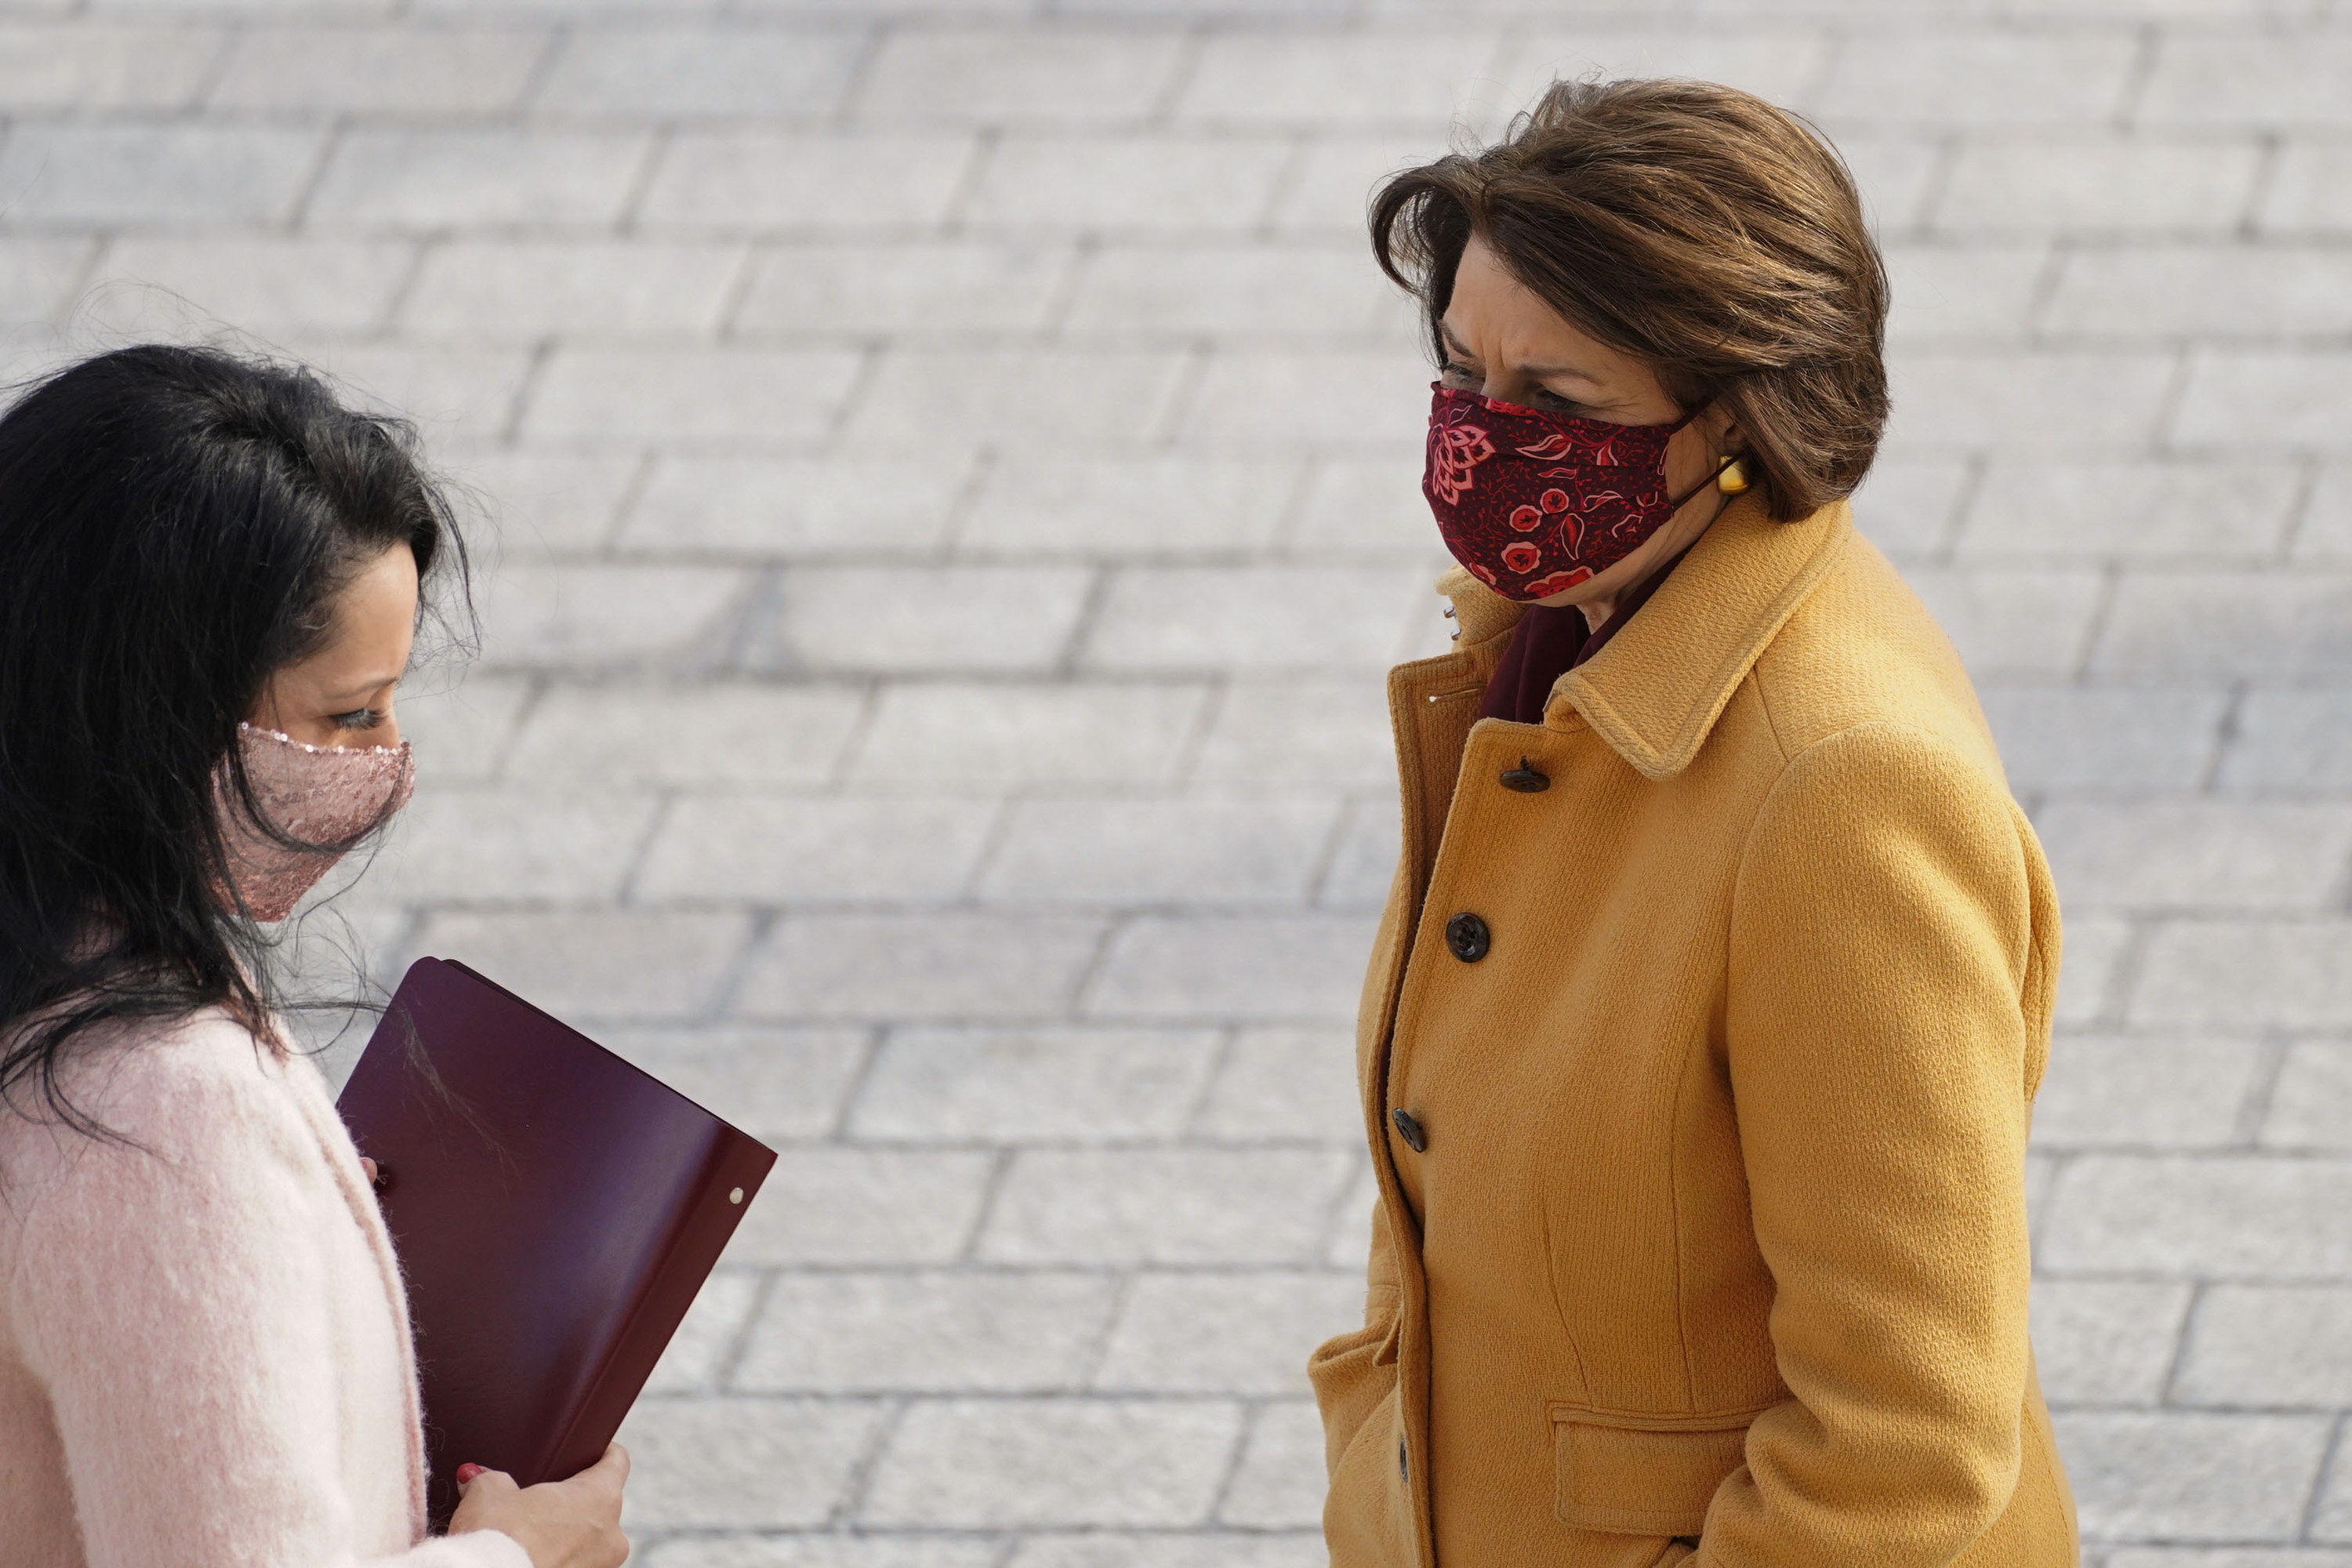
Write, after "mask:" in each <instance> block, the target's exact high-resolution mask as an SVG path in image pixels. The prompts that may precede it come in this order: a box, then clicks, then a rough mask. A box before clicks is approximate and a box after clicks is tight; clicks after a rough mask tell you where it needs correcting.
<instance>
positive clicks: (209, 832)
mask: <svg viewBox="0 0 2352 1568" xmlns="http://www.w3.org/2000/svg"><path fill="white" fill-rule="evenodd" d="M401 544H406V545H407V546H408V548H409V549H410V551H412V552H414V553H415V559H416V567H417V573H418V576H419V579H420V581H423V580H425V579H426V578H427V577H428V576H429V575H431V574H434V573H435V571H436V567H437V568H439V569H440V574H441V575H442V576H445V577H446V576H454V577H455V579H456V581H457V586H458V595H459V596H460V597H461V598H462V597H463V595H464V588H465V582H466V577H467V564H466V554H465V546H464V542H463V541H462V540H461V539H460V537H459V535H458V533H457V529H456V526H455V521H454V519H453V517H452V515H451V513H450V510H449V506H448V503H447V500H446V498H445V497H444V496H443V494H442V492H441V490H440V489H439V488H438V487H437V486H436V484H435V483H434V481H433V480H432V479H430V477H428V475H427V474H426V472H425V469H424V468H423V466H422V464H421V462H420V460H419V458H418V456H417V451H416V441H415V432H414V430H413V429H412V428H411V427H410V426H407V425H406V424H405V423H404V422H402V421H399V420H395V419H391V418H386V417H383V416H376V415H373V414H367V413H362V412H359V411H356V410H354V409H351V408H347V407H345V406H344V405H342V404H341V402H339V401H338V400H337V398H336V396H335V395H334V393H333V392H332V391H331V389H330V388H329V386H328V385H327V384H326V383H325V382H324V381H323V380H321V379H320V377H319V376H317V375H316V374H312V373H311V372H310V371H308V370H305V369H302V368H300V367H299V366H292V365H286V364H279V363H270V362H267V361H262V360H257V359H250V358H244V357H239V356H237V355H235V354H231V353H224V352H222V351H220V350H216V349H210V348H193V347H179V346H170V345H162V344H146V345H142V346H138V347H132V348H124V349H119V350H116V351H114V352H112V353H103V354H100V355H97V356H95V357H94V358H90V359H86V360H83V361H81V362H80V363H76V364H73V365H71V366H68V368H66V369H64V370H62V371H58V372H57V373H56V374H51V375H48V376H47V377H46V378H44V379H42V380H40V381H38V382H37V383H36V384H33V385H32V386H31V387H30V389H29V390H27V391H26V393H25V394H24V395H22V396H21V397H20V398H18V400H17V401H16V404H15V405H13V406H12V407H10V408H9V409H8V410H7V412H6V413H5V415H0V1031H5V1034H0V1102H5V1103H6V1104H9V1105H14V1104H15V1103H16V1100H17V1090H18V1089H20V1088H24V1087H30V1088H32V1089H36V1090H37V1094H38V1096H39V1098H40V1099H41V1100H43V1101H44V1102H46V1104H47V1107H48V1108H49V1109H50V1110H52V1111H54V1112H55V1113H56V1114H57V1115H58V1117H60V1118H61V1119H63V1120H64V1121H67V1122H68V1123H70V1124H72V1125H74V1126H77V1127H79V1128H81V1129H82V1130H84V1131H93V1132H102V1131H104V1130H103V1129H100V1128H98V1127H96V1126H95V1125H94V1124H93V1123H91V1122H90V1121H89V1120H88V1119H87V1118H84V1117H82V1116H81V1115H80V1114H79V1113H78V1112H77V1111H76V1110H75V1109H74V1108H73V1107H72V1106H71V1105H70V1104H69V1103H68V1102H67V1100H65V1098H64V1096H63V1094H62V1092H61V1090H60V1088H59V1083H58V1070H59V1067H60V1064H61V1063H62V1062H63V1060H64V1059H65V1055H66V1053H67V1052H68V1050H69V1048H70V1047H72V1046H73V1044H74V1042H75V1041H76V1039H77V1037H81V1036H83V1035H86V1034H87V1033H89V1031H90V1030H92V1029H94V1028H97V1027H99V1026H103V1025H107V1024H110V1023H114V1022H118V1021H125V1020H132V1019H159V1018H174V1017H180V1016H186V1015H189V1014H191V1013H194V1012H196V1011H198V1010H200V1009H203V1008H205V1007H209V1006H217V1007H220V1008H222V1009H224V1010H225V1011H226V1012H227V1013H228V1014H229V1015H230V1016H233V1017H235V1018H236V1019H237V1020H238V1021H239V1022H241V1023H243V1024H245V1025H246V1026H248V1027H249V1028H251V1029H252V1030H253V1031H254V1033H255V1035H256V1037H257V1038H258V1039H261V1040H263V1041H264V1042H265V1043H266V1044H268V1046H270V1047H272V1048H284V1044H283V1042H282V1041H280V1040H278V1039H277V1037H276V1036H275V1033H274V1029H273V1026H272V1019H273V1017H274V1002H275V998H274V997H273V995H272V982H271V980H270V969H271V965H270V963H269V962H268V960H269V956H270V954H269V948H270V945H271V942H270V938H269V936H268V933H266V932H265V931H263V930H262V929H261V928H260V926H259V925H258V924H257V922H256V921H254V920H253V919H252V917H251V914H250V912H249V911H248V910H247V909H246V908H245V905H244V901H243V900H242V899H241V898H237V897H235V896H234V895H232V896H231V897H230V898H229V899H228V900H227V901H226V903H225V902H224V900H223V898H222V896H221V894H220V893H219V892H218V891H216V890H215V889H224V888H228V887H231V886H233V884H232V883H231V882H230V880H229V879H226V877H225V876H224V875H223V870H224V868H225V865H226V860H225V856H226V845H225V842H224V838H223V831H222V824H221V822H220V812H219V807H218V805H217V800H218V798H219V795H218V791H220V790H221V789H223V788H226V790H228V791H229V792H230V793H231V794H232V795H234V796H235V797H236V799H238V800H241V801H242V802H243V803H244V805H245V806H246V808H247V811H248V812H250V813H252V814H253V815H254V816H256V818H257V820H259V821H262V822H267V820H268V819H267V817H266V816H261V815H260V813H259V812H258V810H257V808H256V805H255V802H254V798H253V794H252V789H251V786H250V784H248V783H247V780H246V778H245V773H244V768H243V766H242V763H241V760H240V754H239V749H238V745H237V725H238V723H239V721H242V720H244V719H246V718H247V716H248V715H249V714H250V713H251V712H252V711H253V710H254V707H255V705H256V703H257V700H259V698H260V696H261V694H262V691H263V689H264V687H265V685H266V683H267V682H268V679H269V677H270V676H271V675H272V674H273V673H275V672H276V671H277V670H278V669H280V668H284V667H286V666H287V665H289V664H292V663H295V662H297V661H299V660H300V659H301V658H304V657H306V656H307V655H308V654H310V653H311V652H313V651H314V650H316V649H317V648H318V647H320V645H321V644H323V643H324V642H325V641H326V640H327V639H328V637H330V636H331V633H332V631H333V626H332V602H333V599H334V597H335V595H336V594H337V593H338V592H340V590H341V588H342V587H343V585H344V584H346V583H347V582H348V581H349V580H350V578H351V576H352V574H354V573H355V572H356V571H357V570H358V569H359V568H360V567H362V566H363V565H364V564H366V563H368V562H370V561H372V560H373V559H374V558H376V557H378V556H380V555H381V554H382V553H383V552H384V551H386V550H389V549H392V548H394V547H396V546H398V545H401ZM424 603H425V597H424V595H420V596H419V604H420V605H423V604H424ZM216 780H217V781H220V783H218V784H216V783H215V781H216ZM288 842H289V843H290V842H294V841H293V840H289V841H288Z"/></svg>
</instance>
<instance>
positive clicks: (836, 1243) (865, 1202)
mask: <svg viewBox="0 0 2352 1568" xmlns="http://www.w3.org/2000/svg"><path fill="white" fill-rule="evenodd" d="M991 1159H992V1156H990V1155H988V1154H984V1153H980V1152H964V1151H960V1150H941V1149H845V1148H837V1147H836V1148H828V1147H824V1146H816V1147H807V1146H801V1147H787V1148H784V1149H782V1150H779V1151H778V1152H777V1156H776V1165H775V1169H774V1170H772V1171H771V1172H770V1173H769V1174H768V1181H767V1184H766V1185H765V1186H764V1187H763V1188H762V1189H761V1196H760V1199H759V1201H758V1202H755V1203H754V1204H752V1205H751V1208H750V1209H748V1210H747V1211H745V1213H744V1215H743V1221H742V1223H741V1224H740V1226H737V1227H736V1230H735V1238H734V1240H732V1241H731V1242H730V1243H729V1244H728V1247H727V1260H728V1261H729V1262H730V1263H732V1264H735V1265H737V1266H739V1267H748V1266H757V1265H761V1264H768V1265H775V1264H783V1265H790V1266H800V1265H804V1264H820V1265H864V1266H866V1267H869V1268H870V1267H873V1266H875V1265H877V1264H892V1265H906V1264H922V1263H950V1262H953V1261H954V1260H955V1259H956V1258H959V1257H961V1255H962V1253H963V1250H964V1247H965V1244H966V1242H967V1241H968V1240H969V1239H970V1237H971V1227H972V1226H973V1225H974V1224H975V1223H976V1222H977V1221H978V1220H979V1218H980V1211H981V1205H982V1202H983V1201H984V1196H985V1194H986V1192H987V1186H988V1173H989V1165H990V1162H991Z"/></svg>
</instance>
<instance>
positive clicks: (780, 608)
mask: <svg viewBox="0 0 2352 1568" xmlns="http://www.w3.org/2000/svg"><path fill="white" fill-rule="evenodd" d="M1094 582H1095V574H1094V573H1093V572H1092V571H1091V570H1089V569H1087V568H1086V567H1083V566H934V567H930V568H929V569H927V570H923V571H920V572H910V571H908V569H907V568H906V567H904V566H803V567H795V568H793V570H792V571H791V572H789V573H787V574H785V576H784V579H783V584H782V590H781V592H780V593H779V595H778V596H777V601H776V605H775V609H774V611H773V613H772V616H768V617H766V618H764V619H763V620H762V622H761V625H760V626H758V627H756V628H755V629H754V631H753V634H752V638H751V648H750V650H749V651H748V653H747V655H746V658H747V661H748V662H749V663H750V664H751V667H752V668H761V669H792V670H883V671H894V672H895V671H913V670H929V671H936V672H939V673H943V674H944V673H948V672H957V673H961V672H966V671H971V672H978V671H982V670H1003V671H1016V670H1018V671H1030V672H1036V673H1043V672H1045V671H1046V670H1050V669H1052V668H1055V666H1056V665H1057V664H1059V663H1060V662H1061V660H1062V658H1064V656H1065V654H1066V651H1067V649H1068V647H1069V646H1070V642H1071V639H1072V638H1073V637H1075V636H1076V633H1077V627H1078V620H1079V617H1080V616H1081V615H1083V614H1084V613H1085V611H1086V607H1087V599H1088V597H1089V596H1090V595H1091V594H1092V592H1093V588H1094Z"/></svg>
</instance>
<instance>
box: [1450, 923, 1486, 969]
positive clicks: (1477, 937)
mask: <svg viewBox="0 0 2352 1568" xmlns="http://www.w3.org/2000/svg"><path fill="white" fill-rule="evenodd" d="M1494 945H1495V933H1494V932H1492V931H1488V930H1487V929H1486V921H1482V920H1480V919H1479V918H1478V917H1477V916H1476V915H1470V914H1462V915H1455V916H1454V918H1453V919H1452V920H1450V921H1446V922H1445V947H1446V951H1447V952H1451V953H1453V954H1454V957H1456V958H1458V959H1460V960H1461V961H1462V962H1463V963H1477V962H1478V961H1479V960H1480V959H1482V958H1484V957H1486V950H1487V949H1488V948H1490V947H1492V946H1494Z"/></svg>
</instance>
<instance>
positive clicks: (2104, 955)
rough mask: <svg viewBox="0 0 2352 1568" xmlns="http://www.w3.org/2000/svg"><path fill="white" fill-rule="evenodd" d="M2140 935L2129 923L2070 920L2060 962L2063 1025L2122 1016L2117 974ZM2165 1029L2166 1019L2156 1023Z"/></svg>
mask: <svg viewBox="0 0 2352 1568" xmlns="http://www.w3.org/2000/svg"><path fill="white" fill-rule="evenodd" d="M2136 934H2137V933H2136V931H2135V930H2134V928H2133V926H2132V925H2131V923H2130V922H2129V921H2122V920H2116V919H2113V918H2111V917H2110V918H2102V917H2100V916H2097V915H2093V916H2091V917H2090V918H2089V919H2087V920H2068V921H2066V922H2065V931H2064V935H2063V943H2064V947H2063V952H2062V953H2061V955H2060V958H2059V961H2058V1005H2057V1007H2056V1010H2055V1011H2054V1013H2053V1018H2054V1020H2055V1021H2056V1022H2058V1023H2061V1024H2087V1023H2090V1022H2091V1021H2093V1020H2094V1019H2097V1018H2104V1017H2107V1016H2111V1015H2116V1014H2119V1013H2121V1011H2122V1010H2123V1005H2124V1000H2125V998H2124V997H2123V995H2122V994H2120V993H2121V983H2120V981H2119V980H2118V978H2117V972H2118V971H2119V970H2121V969H2122V967H2123V963H2124V959H2125V957H2126V955H2127V954H2128V953H2129V952H2130V951H2131V949H2132V945H2133V939H2134V937H2135V935H2136ZM2152 1021H2153V1022H2155V1023H2157V1024H2158V1025H2159V1026H2161V1025H2163V1024H2164V1023H2166V1022H2167V1020H2165V1019H2161V1018H2159V1019H2155V1020H2152Z"/></svg>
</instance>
